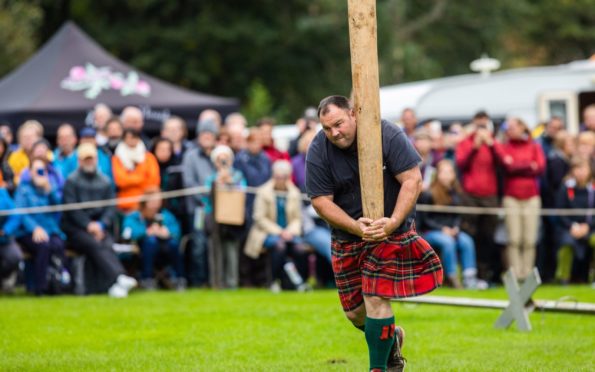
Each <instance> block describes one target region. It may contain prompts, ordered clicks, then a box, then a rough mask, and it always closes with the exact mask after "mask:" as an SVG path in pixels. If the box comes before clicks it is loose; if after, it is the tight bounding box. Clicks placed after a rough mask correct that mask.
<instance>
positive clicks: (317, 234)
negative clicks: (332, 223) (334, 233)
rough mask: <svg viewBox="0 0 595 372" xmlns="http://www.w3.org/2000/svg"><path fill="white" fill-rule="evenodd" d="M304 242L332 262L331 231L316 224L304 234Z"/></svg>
mask: <svg viewBox="0 0 595 372" xmlns="http://www.w3.org/2000/svg"><path fill="white" fill-rule="evenodd" d="M304 242H305V243H306V244H308V245H309V246H311V247H312V248H314V250H315V251H316V253H318V254H320V255H321V256H323V257H324V258H326V259H327V260H328V262H329V263H330V262H331V231H330V230H329V229H326V228H324V227H320V226H316V227H315V228H313V229H312V230H310V231H308V233H306V234H304Z"/></svg>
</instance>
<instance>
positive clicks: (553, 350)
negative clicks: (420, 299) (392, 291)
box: [0, 286, 595, 371]
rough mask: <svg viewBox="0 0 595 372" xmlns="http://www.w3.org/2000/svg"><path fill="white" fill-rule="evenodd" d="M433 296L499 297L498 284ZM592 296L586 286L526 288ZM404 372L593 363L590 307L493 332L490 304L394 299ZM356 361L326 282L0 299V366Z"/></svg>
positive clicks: (355, 367) (202, 367)
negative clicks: (402, 332)
mask: <svg viewBox="0 0 595 372" xmlns="http://www.w3.org/2000/svg"><path fill="white" fill-rule="evenodd" d="M434 294H439V295H458V296H472V297H477V298H501V299H504V298H506V296H505V293H504V290H503V289H493V290H490V291H487V292H461V291H454V290H449V289H441V290H439V291H436V292H434ZM565 295H571V296H574V297H576V298H577V299H578V300H579V301H584V302H595V290H592V289H590V288H589V287H587V286H582V287H578V286H577V287H574V286H572V287H542V288H540V289H539V290H538V292H537V295H536V296H535V298H539V299H558V298H560V297H562V296H565ZM394 310H395V312H396V318H397V323H398V324H400V325H403V326H404V327H405V329H406V331H407V338H406V342H405V348H404V354H405V357H406V358H407V359H408V361H409V363H408V367H407V370H408V371H593V370H595V316H586V315H568V314H554V313H534V314H532V315H531V321H532V324H533V327H534V330H533V331H532V332H531V333H521V332H518V331H516V329H515V328H514V327H513V328H511V329H509V330H496V329H494V328H493V323H494V321H495V320H496V318H497V317H498V314H499V311H498V310H485V309H477V310H476V309H468V308H454V307H446V306H432V305H411V304H407V305H406V304H395V305H394ZM17 370H18V371H21V370H44V371H80V370H94V371H106V370H118V371H133V370H135V371H140V370H142V371H147V370H166V371H189V370H196V371H366V370H367V350H366V344H365V340H364V337H363V334H362V333H361V332H360V331H358V330H356V329H355V328H353V327H352V326H350V325H349V323H348V322H347V321H346V320H345V319H344V318H343V315H342V312H341V310H340V307H339V302H338V299H337V296H336V293H335V291H332V290H323V291H315V292H313V293H306V294H302V293H289V292H287V293H286V292H284V293H281V294H279V295H273V294H271V293H269V292H268V291H265V290H239V291H227V292H213V291H209V290H190V291H187V292H185V293H174V292H153V293H143V292H138V293H133V294H132V295H131V296H130V297H129V298H128V299H125V300H114V299H110V298H108V297H106V296H90V297H70V296H65V297H54V298H49V297H48V298H33V297H24V296H17V297H0V371H17Z"/></svg>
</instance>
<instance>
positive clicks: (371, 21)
mask: <svg viewBox="0 0 595 372" xmlns="http://www.w3.org/2000/svg"><path fill="white" fill-rule="evenodd" d="M348 14H349V41H350V47H351V75H352V83H353V99H354V110H355V116H356V119H357V151H358V158H359V174H360V184H361V190H362V207H363V211H364V217H368V218H371V219H378V218H381V217H384V182H383V178H382V133H381V127H380V83H379V79H378V46H377V41H376V39H377V37H376V0H348Z"/></svg>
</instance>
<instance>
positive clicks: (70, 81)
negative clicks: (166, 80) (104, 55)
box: [60, 63, 151, 99]
mask: <svg viewBox="0 0 595 372" xmlns="http://www.w3.org/2000/svg"><path fill="white" fill-rule="evenodd" d="M60 86H61V87H62V88H63V89H66V90H71V91H85V98H87V99H95V98H97V97H98V96H99V95H100V94H101V92H103V91H104V90H110V89H112V90H119V91H120V94H121V95H122V96H124V97H126V96H130V95H132V94H138V95H141V96H144V97H148V96H149V95H151V86H150V85H149V83H147V82H146V81H144V80H141V79H140V77H139V75H138V73H137V72H136V71H130V72H128V74H124V73H122V72H114V71H112V70H111V67H95V66H93V64H91V63H87V64H86V65H85V67H83V66H74V67H72V68H71V69H70V73H69V75H68V77H66V78H65V79H64V80H62V82H61V83H60Z"/></svg>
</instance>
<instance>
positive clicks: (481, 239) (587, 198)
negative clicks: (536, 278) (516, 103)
mask: <svg viewBox="0 0 595 372" xmlns="http://www.w3.org/2000/svg"><path fill="white" fill-rule="evenodd" d="M583 119H584V122H583V124H582V125H581V130H580V133H579V134H577V135H572V134H570V133H569V132H568V131H566V130H565V129H564V128H565V123H564V121H563V119H562V118H560V117H552V118H551V119H550V120H549V121H548V122H547V123H543V125H541V126H538V127H537V128H536V130H534V131H533V132H532V131H530V130H529V127H528V125H527V124H526V123H525V122H524V121H523V120H522V119H520V118H518V117H509V118H507V119H506V120H505V121H504V122H502V123H501V124H500V125H499V126H498V127H497V128H496V127H495V125H494V123H493V122H492V120H491V119H490V117H489V115H488V114H487V113H486V112H484V111H480V112H477V113H476V115H475V116H474V117H473V120H472V121H471V123H468V124H466V125H465V124H464V123H452V124H450V125H449V126H448V127H446V128H443V127H442V125H440V124H439V123H438V124H437V121H428V122H425V123H421V124H416V123H415V122H416V119H415V113H414V111H413V110H411V109H406V110H405V111H403V117H402V123H403V128H404V130H405V133H406V134H407V135H408V136H409V138H410V139H411V141H412V142H413V143H414V145H415V147H416V149H417V150H418V151H419V153H420V155H421V156H422V163H421V170H422V174H423V180H424V181H423V189H424V191H423V194H422V196H421V197H420V203H422V204H428V205H438V206H466V207H481V208H497V207H502V208H503V210H504V213H498V211H497V210H494V209H492V210H486V212H484V213H482V210H475V211H471V213H465V214H456V213H447V212H444V211H438V210H437V211H436V212H433V211H430V212H423V213H418V215H417V216H418V221H417V228H418V230H419V231H420V232H422V234H423V236H425V238H426V239H427V240H428V241H429V242H430V243H431V244H432V246H433V247H434V248H435V249H437V251H438V252H439V253H440V255H441V257H442V260H443V264H444V267H445V272H446V274H447V278H448V280H449V281H450V283H451V284H452V285H453V286H455V287H459V286H461V285H462V286H465V287H475V288H484V287H485V286H486V285H488V284H491V283H496V282H498V281H499V280H500V276H501V274H502V273H503V271H505V270H506V269H508V268H511V269H512V270H513V272H514V274H515V275H516V277H517V278H518V279H519V280H520V281H523V280H524V279H525V278H526V277H527V276H528V275H529V274H530V273H531V272H532V270H533V268H534V267H537V268H538V270H539V272H540V276H541V278H542V280H544V281H546V282H557V283H562V284H567V283H569V282H571V281H572V282H588V281H591V282H593V281H594V280H595V266H594V265H593V259H594V257H593V256H594V254H593V253H594V251H595V223H594V219H593V216H592V215H591V214H589V213H581V212H580V211H577V213H575V215H573V216H564V215H560V216H556V215H555V211H554V212H553V214H552V213H548V214H545V213H544V214H542V213H540V212H541V210H542V209H543V208H547V209H557V208H559V209H585V208H594V207H595V196H594V195H595V193H594V192H593V186H594V182H595V179H594V177H593V170H594V169H595V105H591V106H588V107H586V108H585V109H584V111H583ZM488 212H489V213H488ZM459 256H460V261H461V263H460V268H461V269H460V270H458V269H457V262H458V259H459V258H458V257H459ZM459 273H460V274H462V277H463V280H462V283H461V280H460V278H459Z"/></svg>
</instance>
